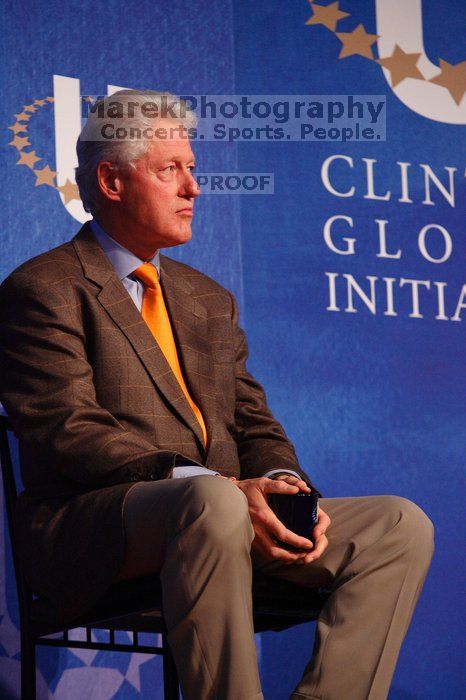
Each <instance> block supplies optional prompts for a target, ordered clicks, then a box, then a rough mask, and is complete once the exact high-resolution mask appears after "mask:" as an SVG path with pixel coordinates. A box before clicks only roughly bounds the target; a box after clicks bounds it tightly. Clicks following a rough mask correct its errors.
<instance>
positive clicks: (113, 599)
mask: <svg viewBox="0 0 466 700" xmlns="http://www.w3.org/2000/svg"><path fill="white" fill-rule="evenodd" d="M9 432H10V433H11V432H12V428H11V425H10V424H9V421H8V419H7V418H6V417H5V416H0V462H1V469H2V475H3V486H4V492H5V504H6V510H7V519H8V527H9V533H10V540H11V547H12V554H13V564H14V570H15V577H16V585H17V592H18V602H19V616H20V633H21V698H22V700H35V697H36V646H55V647H69V648H80V649H99V650H106V651H126V652H140V653H144V654H148V653H149V654H150V653H152V654H161V655H162V657H163V679H164V697H165V700H179V683H178V675H177V671H176V667H175V663H174V659H173V656H172V654H171V650H170V647H169V645H168V643H167V638H166V627H165V622H164V618H163V606H162V590H161V584H160V579H159V577H158V576H145V577H141V578H139V579H136V580H132V581H121V582H120V583H117V584H115V585H113V586H111V588H110V589H109V590H108V591H107V593H106V594H105V596H104V597H103V598H101V599H100V600H99V602H98V603H97V604H96V605H95V606H94V607H93V608H92V609H91V610H89V611H88V612H87V613H86V614H85V615H83V616H81V617H79V618H78V619H76V620H73V621H71V622H69V623H67V624H66V625H63V623H59V622H56V621H54V617H56V615H55V614H54V610H53V608H52V606H51V605H50V604H49V603H48V602H47V601H46V600H44V599H41V598H39V597H36V596H34V594H33V593H32V591H31V590H30V588H29V587H28V585H27V583H26V581H25V578H24V576H23V574H22V572H21V567H20V563H19V560H18V554H17V551H16V544H15V532H14V519H13V512H14V507H15V502H16V498H17V488H16V479H15V473H14V468H13V460H12V457H11V451H10V443H9V436H8V433H9ZM328 595H329V593H328V591H325V590H320V589H319V590H311V589H309V588H304V587H303V586H297V585H295V584H292V583H289V582H286V581H283V580H279V579H276V578H273V579H272V578H271V577H268V576H265V575H258V574H257V572H256V573H255V574H254V584H253V601H254V629H255V631H256V632H264V631H271V630H274V631H279V630H282V629H286V628H287V627H292V626H294V625H297V624H301V623H304V622H309V621H311V620H315V619H316V618H317V616H318V614H319V612H320V610H321V608H322V606H323V604H324V602H325V600H326V599H327V597H328ZM75 628H84V629H85V635H86V638H85V639H84V640H77V639H71V638H70V634H69V633H70V630H73V629H75ZM93 629H94V630H107V631H108V641H95V640H94V639H93V638H92V630H93ZM117 631H126V632H130V633H132V643H129V644H128V643H119V642H118V640H117V639H116V635H115V633H116V632H117ZM140 633H151V634H154V635H155V634H161V636H162V645H161V646H157V645H149V644H147V643H146V644H144V643H140V641H139V636H138V635H139V634H140ZM57 635H59V636H57Z"/></svg>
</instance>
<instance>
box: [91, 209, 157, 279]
mask: <svg viewBox="0 0 466 700" xmlns="http://www.w3.org/2000/svg"><path fill="white" fill-rule="evenodd" d="M89 224H90V227H91V229H92V233H93V234H94V236H95V237H96V239H97V243H98V244H99V245H100V247H101V248H102V249H103V251H104V253H105V254H106V256H107V258H108V259H109V260H110V262H111V263H112V265H113V267H114V268H115V270H116V273H117V275H118V277H119V278H120V279H121V280H123V279H125V277H129V276H130V275H131V274H132V273H133V272H134V271H135V270H136V269H137V268H138V267H139V266H140V265H142V263H144V262H150V263H152V265H154V266H155V267H156V268H157V272H158V273H159V275H160V255H159V251H157V252H156V253H155V255H154V256H153V257H152V258H151V259H150V260H141V259H140V258H138V256H137V255H134V253H132V252H131V251H130V250H128V249H127V248H125V247H124V246H122V245H121V244H120V243H118V241H116V240H115V239H114V238H112V237H111V236H110V235H109V234H108V233H107V232H106V231H104V229H103V228H102V226H101V225H100V224H99V222H98V221H97V219H92V221H90V222H89Z"/></svg>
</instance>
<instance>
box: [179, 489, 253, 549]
mask: <svg viewBox="0 0 466 700" xmlns="http://www.w3.org/2000/svg"><path fill="white" fill-rule="evenodd" d="M186 482H187V483H186V507H187V508H188V510H189V511H190V512H191V516H192V517H195V518H197V520H198V524H199V526H200V527H201V528H203V529H204V530H205V533H206V536H207V537H208V538H209V540H210V541H211V542H212V544H213V545H215V542H216V541H217V540H218V542H219V543H220V544H221V545H222V547H225V546H227V545H228V543H231V544H232V545H233V546H234V545H235V543H238V544H239V541H240V540H241V539H242V538H241V537H240V534H241V533H243V534H244V535H245V536H246V538H247V539H248V540H249V542H252V540H253V539H254V529H253V527H252V523H251V519H250V517H249V507H248V501H247V498H246V496H245V495H244V493H243V492H242V491H241V490H240V489H239V488H238V487H237V486H236V485H235V484H234V483H233V482H231V481H229V480H228V479H223V478H221V477H218V476H196V477H192V478H189V479H186ZM188 482H189V483H188Z"/></svg>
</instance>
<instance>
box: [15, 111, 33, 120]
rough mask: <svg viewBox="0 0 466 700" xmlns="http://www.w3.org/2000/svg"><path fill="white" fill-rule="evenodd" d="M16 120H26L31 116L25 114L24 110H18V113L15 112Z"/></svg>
mask: <svg viewBox="0 0 466 700" xmlns="http://www.w3.org/2000/svg"><path fill="white" fill-rule="evenodd" d="M15 117H16V121H18V122H28V121H29V120H30V118H31V115H30V114H26V112H20V114H15Z"/></svg>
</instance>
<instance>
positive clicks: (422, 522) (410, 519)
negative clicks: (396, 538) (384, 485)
mask: <svg viewBox="0 0 466 700" xmlns="http://www.w3.org/2000/svg"><path fill="white" fill-rule="evenodd" d="M382 501H383V508H384V509H385V512H387V511H388V512H389V513H390V515H391V518H392V519H393V522H394V523H396V528H397V530H398V531H401V532H402V535H403V538H404V540H405V542H406V545H407V546H408V548H409V550H410V551H411V553H412V554H415V553H417V554H418V555H419V556H420V557H424V558H425V557H427V558H428V559H429V560H430V558H431V557H432V554H433V552H434V526H433V523H432V521H431V520H430V518H429V517H428V516H427V515H426V514H425V513H424V511H423V510H422V509H421V508H420V507H419V506H418V505H416V503H414V502H413V501H410V500H409V499H408V498H404V497H403V496H383V497H382Z"/></svg>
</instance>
